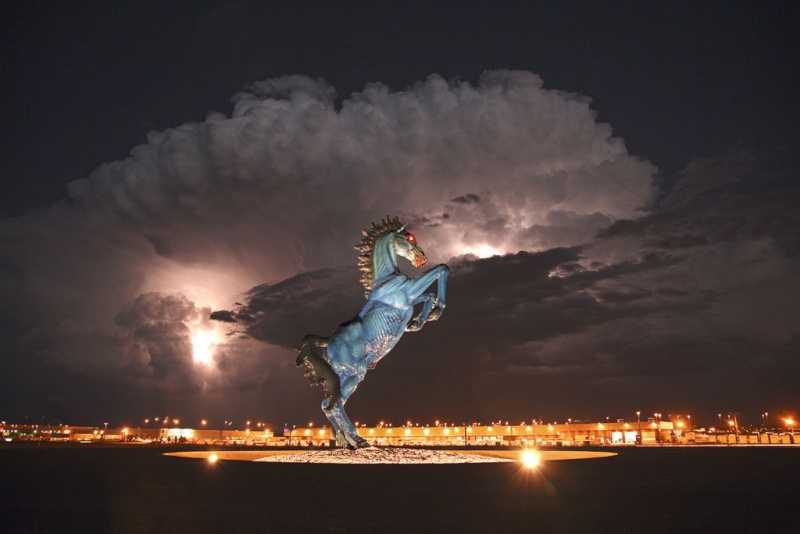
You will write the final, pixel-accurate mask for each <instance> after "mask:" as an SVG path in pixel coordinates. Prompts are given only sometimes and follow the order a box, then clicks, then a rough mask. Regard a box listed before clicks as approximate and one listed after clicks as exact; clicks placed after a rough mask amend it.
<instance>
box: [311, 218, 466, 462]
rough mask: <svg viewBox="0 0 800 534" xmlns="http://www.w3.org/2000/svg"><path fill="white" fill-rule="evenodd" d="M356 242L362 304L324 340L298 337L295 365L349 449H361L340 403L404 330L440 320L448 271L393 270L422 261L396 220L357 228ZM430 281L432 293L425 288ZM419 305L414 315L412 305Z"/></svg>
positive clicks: (410, 237) (364, 443)
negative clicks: (318, 390) (317, 390)
mask: <svg viewBox="0 0 800 534" xmlns="http://www.w3.org/2000/svg"><path fill="white" fill-rule="evenodd" d="M362 233H363V234H364V236H363V238H362V240H361V243H360V244H359V245H357V246H356V247H355V248H356V249H357V250H359V251H360V252H361V256H360V257H359V264H360V266H361V271H362V275H361V283H362V284H363V285H364V288H365V289H366V297H367V302H366V304H364V307H363V308H361V311H359V312H358V314H357V315H356V316H355V317H354V318H353V319H351V320H349V321H347V322H345V323H342V324H341V325H339V326H338V327H337V328H336V330H334V332H333V334H331V336H330V337H322V336H318V335H313V334H310V335H307V336H305V337H304V338H303V341H302V343H301V345H300V348H299V349H297V350H298V351H299V353H300V354H298V356H297V365H298V366H299V367H302V368H303V371H304V374H305V376H306V377H307V378H308V379H309V380H310V381H311V383H312V384H313V385H321V386H322V387H323V389H324V392H325V399H324V400H323V401H322V411H323V412H324V413H325V416H326V417H327V418H328V420H329V421H330V423H331V425H332V427H333V431H334V434H335V436H336V442H337V443H338V444H339V445H340V446H342V447H347V448H350V449H357V448H361V447H366V446H368V445H369V444H368V443H367V440H365V439H364V438H362V437H361V436H359V435H358V431H357V430H356V428H355V426H353V423H351V422H350V419H349V418H348V417H347V413H346V412H345V410H344V405H345V403H346V402H347V399H348V398H350V395H352V394H353V392H354V391H355V390H356V387H358V384H359V383H360V382H361V381H362V380H364V377H365V376H366V374H367V370H369V369H372V368H374V367H375V365H376V364H377V363H378V361H379V360H380V359H381V358H383V357H384V356H386V354H388V353H389V351H390V350H392V348H393V347H394V346H395V345H396V344H397V342H398V341H399V340H400V338H401V337H402V335H403V334H404V333H405V332H416V331H417V330H420V329H421V328H422V327H423V326H424V325H425V323H426V322H428V321H435V320H437V319H438V318H439V317H441V315H442V312H443V311H444V308H445V287H446V285H447V275H448V273H449V272H450V269H449V268H448V267H447V265H444V264H440V265H437V266H436V267H434V268H433V269H431V270H429V271H428V272H426V273H424V274H422V275H420V276H417V277H416V278H409V277H407V276H405V275H403V274H402V273H401V272H400V270H399V269H398V268H397V256H403V257H404V258H406V259H408V260H409V261H410V262H411V263H412V264H413V265H414V267H421V266H422V265H424V264H425V262H426V261H427V258H426V257H425V253H424V252H423V251H422V249H421V248H420V247H419V245H418V244H417V240H416V238H415V237H414V235H413V234H410V233H409V232H407V231H406V229H405V225H404V224H403V223H401V222H400V221H399V220H398V219H397V218H396V217H395V218H394V219H391V218H389V217H387V218H386V219H384V220H382V221H381V224H375V223H372V227H371V228H370V229H369V230H363V231H362ZM434 282H436V284H437V285H436V291H435V292H434V291H429V288H430V287H431V286H432V285H433V284H434ZM417 304H421V305H422V307H421V310H420V313H419V314H418V315H417V316H414V306H415V305H417Z"/></svg>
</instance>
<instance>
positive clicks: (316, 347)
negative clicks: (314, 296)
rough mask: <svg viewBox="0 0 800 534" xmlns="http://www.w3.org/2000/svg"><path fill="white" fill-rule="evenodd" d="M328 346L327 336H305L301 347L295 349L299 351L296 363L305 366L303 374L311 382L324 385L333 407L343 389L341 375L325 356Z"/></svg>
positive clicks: (330, 404)
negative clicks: (340, 385)
mask: <svg viewBox="0 0 800 534" xmlns="http://www.w3.org/2000/svg"><path fill="white" fill-rule="evenodd" d="M327 346H328V338H326V337H321V336H316V335H313V334H309V335H307V336H305V337H304V338H303V341H302V342H301V343H300V347H296V348H295V349H294V350H296V351H297V352H299V354H298V355H297V359H296V360H295V363H296V364H297V366H298V367H302V368H303V376H305V377H306V378H307V379H308V381H309V382H311V385H312V386H318V385H321V386H322V389H323V390H324V391H325V398H326V399H327V400H328V406H329V407H331V408H333V406H334V405H335V404H336V402H337V401H338V400H339V397H340V396H341V390H340V387H339V375H337V374H336V371H334V370H333V368H332V367H331V365H330V364H329V363H328V361H327V360H326V359H325V357H324V356H323V351H324V350H325V347H327Z"/></svg>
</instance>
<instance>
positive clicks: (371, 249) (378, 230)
mask: <svg viewBox="0 0 800 534" xmlns="http://www.w3.org/2000/svg"><path fill="white" fill-rule="evenodd" d="M404 226H405V225H404V224H403V223H401V222H400V221H399V220H398V218H397V217H395V218H394V219H392V218H391V217H389V216H388V215H387V216H386V218H385V219H381V223H380V224H375V223H372V228H370V229H369V230H361V233H362V234H363V235H364V237H362V238H361V243H360V244H358V245H356V246H355V249H356V250H358V251H360V252H361V255H360V256H359V257H358V266H359V268H360V269H361V284H362V285H363V286H364V289H365V290H366V291H365V292H364V294H365V296H366V297H367V298H369V294H370V292H371V291H372V284H373V283H374V282H375V263H374V262H373V261H372V257H373V254H374V253H375V243H376V242H377V241H378V238H380V237H381V236H384V235H386V234H388V233H389V232H395V231H397V230H401V229H402V228H403V227H404Z"/></svg>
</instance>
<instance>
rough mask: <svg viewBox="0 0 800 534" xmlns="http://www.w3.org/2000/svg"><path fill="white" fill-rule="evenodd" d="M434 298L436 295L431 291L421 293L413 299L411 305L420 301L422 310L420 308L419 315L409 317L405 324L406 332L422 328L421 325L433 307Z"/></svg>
mask: <svg viewBox="0 0 800 534" xmlns="http://www.w3.org/2000/svg"><path fill="white" fill-rule="evenodd" d="M435 300H436V295H435V294H434V293H432V292H428V293H423V294H422V295H420V296H418V297H417V298H416V299H414V302H413V305H414V306H416V305H417V304H419V303H422V310H420V312H419V315H417V316H416V317H414V318H413V319H411V321H410V322H409V323H408V326H406V332H416V331H418V330H419V329H421V328H422V325H424V324H425V322H426V321H427V320H428V316H429V315H430V313H431V309H433V303H434V301H435Z"/></svg>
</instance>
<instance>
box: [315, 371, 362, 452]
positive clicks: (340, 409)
mask: <svg viewBox="0 0 800 534" xmlns="http://www.w3.org/2000/svg"><path fill="white" fill-rule="evenodd" d="M359 382H360V380H359V379H358V377H355V376H350V377H347V378H345V379H344V380H342V384H343V386H342V396H341V398H339V400H338V401H337V402H336V403H335V404H333V405H332V406H333V407H332V408H331V404H330V403H329V402H328V401H327V399H326V400H324V401H322V411H323V412H324V413H325V416H326V417H327V418H328V420H329V421H330V422H331V425H332V426H333V428H334V432H335V433H336V442H337V443H338V444H339V445H340V446H342V447H347V448H348V449H360V448H363V447H369V442H367V440H365V439H364V438H362V437H361V436H359V435H358V430H356V427H355V426H354V425H353V423H352V422H351V421H350V418H349V417H347V412H345V410H344V404H345V402H346V401H347V398H348V397H349V396H350V394H352V393H353V391H355V389H356V386H358V383H359Z"/></svg>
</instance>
